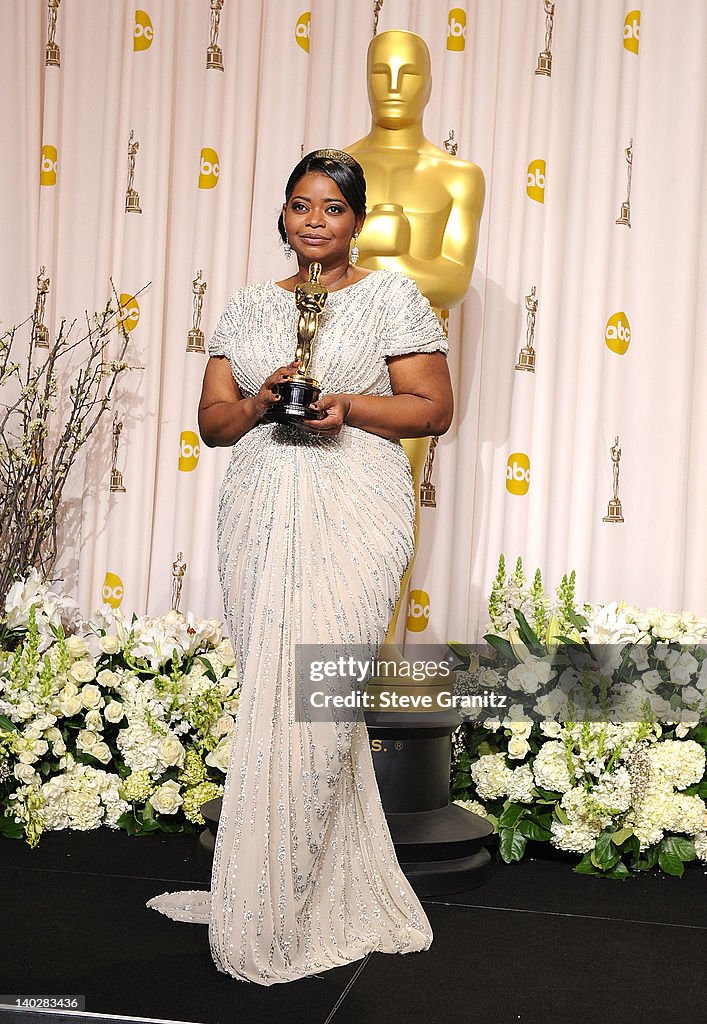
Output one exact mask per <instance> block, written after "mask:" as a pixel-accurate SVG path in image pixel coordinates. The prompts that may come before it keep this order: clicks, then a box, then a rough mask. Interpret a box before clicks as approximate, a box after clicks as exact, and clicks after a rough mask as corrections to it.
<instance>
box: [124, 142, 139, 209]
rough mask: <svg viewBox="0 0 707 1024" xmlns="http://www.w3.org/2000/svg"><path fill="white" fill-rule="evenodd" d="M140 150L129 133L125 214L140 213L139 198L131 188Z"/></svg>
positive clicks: (137, 143)
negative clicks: (136, 159) (136, 158)
mask: <svg viewBox="0 0 707 1024" xmlns="http://www.w3.org/2000/svg"><path fill="white" fill-rule="evenodd" d="M139 148H140V143H139V142H138V141H137V140H136V139H135V132H134V131H132V130H131V131H130V138H129V139H128V187H127V189H126V190H125V212H126V213H142V210H141V209H140V196H139V195H138V193H137V192H136V191H135V189H134V188H133V179H134V177H135V157H136V156H137V151H138V149H139Z"/></svg>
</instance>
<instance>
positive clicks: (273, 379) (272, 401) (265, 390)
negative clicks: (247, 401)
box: [254, 359, 299, 419]
mask: <svg viewBox="0 0 707 1024" xmlns="http://www.w3.org/2000/svg"><path fill="white" fill-rule="evenodd" d="M298 367H299V360H297V359H293V360H292V362H291V363H288V364H287V366H278V368H277V370H275V371H274V372H273V373H271V374H270V376H269V377H268V378H267V379H266V380H264V381H263V383H262V385H261V387H260V391H259V392H258V394H257V395H256V396H255V399H254V401H255V408H256V413H257V415H258V418H259V419H262V418H263V416H265V414H266V413H268V412H269V411H270V409H272V407H273V406H274V405H277V403H278V402H279V401H280V400H281V399H280V395H278V394H277V392H275V391H273V384H282V383H283V381H286V380H288V379H289V378H290V377H291V376H292V374H293V373H295V372H296V371H297V369H298Z"/></svg>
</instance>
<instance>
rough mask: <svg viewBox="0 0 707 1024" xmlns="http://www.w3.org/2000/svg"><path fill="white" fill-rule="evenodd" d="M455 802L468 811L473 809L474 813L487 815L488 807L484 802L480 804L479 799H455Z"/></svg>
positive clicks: (481, 815) (483, 816)
mask: <svg viewBox="0 0 707 1024" xmlns="http://www.w3.org/2000/svg"><path fill="white" fill-rule="evenodd" d="M454 803H455V804H459V806H460V807H463V808H464V809H465V810H467V811H471V812H472V814H478V815H479V816H480V817H482V818H485V817H486V808H485V807H484V805H483V804H480V803H479V801H478V800H455V801H454Z"/></svg>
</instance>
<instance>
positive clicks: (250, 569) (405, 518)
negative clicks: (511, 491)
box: [147, 150, 452, 985]
mask: <svg viewBox="0 0 707 1024" xmlns="http://www.w3.org/2000/svg"><path fill="white" fill-rule="evenodd" d="M285 198H286V201H285V204H284V205H283V214H282V216H281V218H280V223H279V229H280V233H281V235H282V236H283V240H284V241H285V242H286V243H287V244H288V245H289V246H290V247H291V249H292V250H293V251H294V253H295V254H296V256H297V261H298V270H297V273H296V274H293V276H292V277H291V278H289V279H287V280H286V281H283V282H281V283H276V282H275V281H268V282H266V283H263V284H255V285H248V286H246V287H244V288H241V289H240V290H239V291H238V292H237V293H236V294H235V295H234V296H233V298H232V299H231V300H230V302H229V304H228V306H227V308H226V310H225V311H224V313H223V314H222V316H221V318H220V320H219V323H218V325H217V328H216V331H215V333H214V336H213V338H212V339H211V342H210V344H209V355H210V356H212V357H213V358H211V359H210V360H209V362H208V364H207V369H206V373H205V376H204V387H203V392H202V398H201V403H200V407H199V426H200V430H201V435H202V438H203V440H204V441H205V442H206V444H207V445H210V446H214V445H229V446H233V450H232V454H231V459H230V463H229V465H228V469H227V471H226V475H225V478H224V481H223V484H222V486H221V491H220V495H219V511H218V530H217V534H218V557H219V573H220V579H221V584H222V589H223V599H224V609H225V617H226V623H227V626H228V630H229V632H230V635H231V638H232V641H233V646H234V651H235V654H236V662H237V667H238V674H239V679H240V684H241V696H240V703H239V708H238V712H237V716H236V723H235V726H234V732H233V744H232V749H231V757H230V763H229V769H228V774H227V777H226V782H225V791H224V795H223V810H222V813H221V817H220V821H219V827H218V833H217V837H216V847H215V854H214V862H213V870H212V878H211V889H210V891H209V892H205V891H188V892H178V893H165V894H163V895H162V896H157V897H154V898H153V899H151V900H150V901H149V902H148V904H147V906H149V907H152V908H153V909H155V910H159V911H160V912H161V913H163V914H166V915H167V916H168V917H171V918H173V919H175V920H180V921H192V922H201V923H204V924H208V925H209V941H210V946H211V952H212V955H213V958H214V961H215V964H216V966H217V968H218V969H219V970H220V971H222V972H223V973H227V974H230V975H232V976H233V977H235V978H237V979H240V980H243V981H253V982H256V983H259V984H261V985H272V984H276V983H278V982H286V981H291V980H294V979H297V978H301V977H305V976H307V975H311V974H314V973H316V972H318V971H322V970H326V969H328V968H332V967H337V966H339V965H342V964H346V963H349V962H351V961H353V960H357V959H360V958H362V957H364V956H365V955H366V954H367V953H369V952H371V951H378V952H385V953H410V952H416V951H421V950H425V949H427V948H428V947H429V946H430V943H431V942H432V930H431V928H430V924H429V921H428V920H427V917H426V915H425V913H424V911H423V909H422V907H421V905H420V902H419V900H418V898H417V896H416V895H415V893H414V891H413V890H412V888H411V886H410V884H409V882H408V881H407V879H406V878H405V875H404V874H403V872H402V870H401V868H400V866H399V864H398V861H397V858H396V855H395V850H394V847H393V844H392V840H391V837H390V832H389V830H388V826H387V823H386V820H385V815H384V812H383V809H382V806H381V801H380V795H379V792H378V787H377V784H376V778H375V774H374V770H373V762H372V758H371V752H370V747H369V740H368V734H367V730H366V726H365V722H364V720H363V712H362V711H360V710H359V711H358V712H356V713H355V714H353V715H352V714H350V716H349V717H350V720H349V721H335V720H329V721H307V720H306V716H302V715H300V714H296V713H295V704H296V700H295V683H294V680H295V656H296V650H297V647H298V645H301V644H318V645H328V647H327V648H326V653H327V655H328V656H331V652H332V651H333V650H337V649H338V650H342V649H344V648H343V645H347V644H348V645H354V644H355V645H363V648H364V649H367V650H368V651H369V652H370V653H372V654H375V653H376V652H377V650H378V648H379V647H380V645H381V643H382V642H383V640H384V638H385V634H386V631H387V627H388V624H389V622H390V619H391V617H392V613H393V610H394V608H395V604H396V601H397V599H398V596H399V590H400V581H401V578H402V576H403V573H404V572H405V569H406V567H407V565H408V562H409V560H410V558H411V556H412V552H413V520H414V497H413V491H412V480H411V473H410V466H409V463H408V459H407V457H406V455H405V451H404V449H403V447H402V445H401V444H400V441H399V438H400V437H415V436H425V435H427V434H440V433H443V432H444V431H445V430H446V429H447V428H448V426H449V423H450V421H451V416H452V394H451V386H450V383H449V373H448V370H447V362H446V358H445V356H446V352H447V342H446V338H445V336H444V333H443V331H442V330H441V328H440V326H439V323H438V321H437V318H436V317H435V315H434V313H433V311H432V308H431V307H430V304H429V302H428V301H427V299H425V298H424V297H423V296H422V295H421V294H420V292H419V291H418V289H417V287H416V285H415V284H414V283H413V282H412V281H410V280H409V279H408V278H407V277H405V276H403V275H402V274H397V273H392V272H389V271H386V270H377V271H373V272H367V271H363V270H361V269H360V268H357V267H355V266H354V265H353V263H352V262H350V247H351V242H352V239H353V241H354V243H355V238H354V236H355V235H356V234H357V233H358V231H360V229H361V226H362V224H363V221H364V219H365V179H364V177H363V171H362V169H361V167H360V165H359V164H358V163H357V161H355V160H354V159H353V158H352V157H351V156H349V155H348V154H347V153H343V152H341V151H338V150H320V151H317V152H316V153H313V154H309V155H308V156H306V157H304V158H303V160H302V161H301V162H300V163H299V164H298V165H297V167H296V168H295V170H294V171H293V173H292V175H291V176H290V179H289V181H288V183H287V188H286V191H285ZM312 261H317V262H319V263H320V264H321V266H322V273H321V282H322V283H323V284H324V285H325V286H326V288H327V289H328V290H329V295H328V298H327V301H326V305H325V308H324V311H323V313H322V314H321V316H320V318H319V329H318V333H317V336H316V341H315V345H314V357H313V362H312V366H311V373H312V375H313V376H314V377H315V378H317V380H319V382H320V383H321V384H322V396H323V397H322V398H321V399H320V401H319V402H318V403H317V406H318V408H319V409H320V410H321V411H322V412H323V413H324V414H325V415H324V418H322V419H320V420H316V419H315V420H307V421H306V423H305V424H303V425H301V426H294V425H282V424H277V423H274V422H271V421H267V420H265V421H264V420H263V416H264V415H265V414H266V413H267V411H268V409H269V408H270V407H271V406H272V405H273V403H275V402H276V401H278V398H277V395H276V393H275V392H274V391H273V390H272V387H273V385H274V384H276V383H278V382H279V381H281V380H282V379H283V378H284V377H286V375H287V373H288V372H290V373H291V372H292V370H293V367H294V364H293V363H290V361H289V360H290V358H291V355H292V352H293V351H294V346H295V341H296V336H297V335H296V325H297V317H298V313H297V310H296V307H295V302H294V296H293V291H294V288H295V286H296V285H297V284H298V283H300V282H302V281H306V280H307V279H308V268H309V265H310V263H311V262H312ZM354 262H355V258H354ZM273 367H278V369H277V370H275V371H274V372H273ZM336 645H338V648H337V646H336ZM324 649H325V648H324V647H323V646H322V650H324ZM303 718H305V720H302V719H303Z"/></svg>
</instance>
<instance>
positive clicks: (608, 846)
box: [591, 832, 621, 871]
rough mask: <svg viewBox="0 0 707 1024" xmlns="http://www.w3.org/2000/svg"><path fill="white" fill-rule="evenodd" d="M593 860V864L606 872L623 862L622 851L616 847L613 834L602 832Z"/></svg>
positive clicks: (592, 855)
mask: <svg viewBox="0 0 707 1024" xmlns="http://www.w3.org/2000/svg"><path fill="white" fill-rule="evenodd" d="M591 858H592V863H593V864H594V865H595V866H596V867H598V868H602V870H604V871H608V870H609V869H610V868H613V866H614V865H615V864H617V863H618V862H619V861H620V860H621V851H620V850H617V849H616V847H615V846H614V843H613V841H612V838H611V833H609V832H601V833H600V834H599V835H598V836H597V841H596V843H595V845H594V850H593V852H592V854H591Z"/></svg>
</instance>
